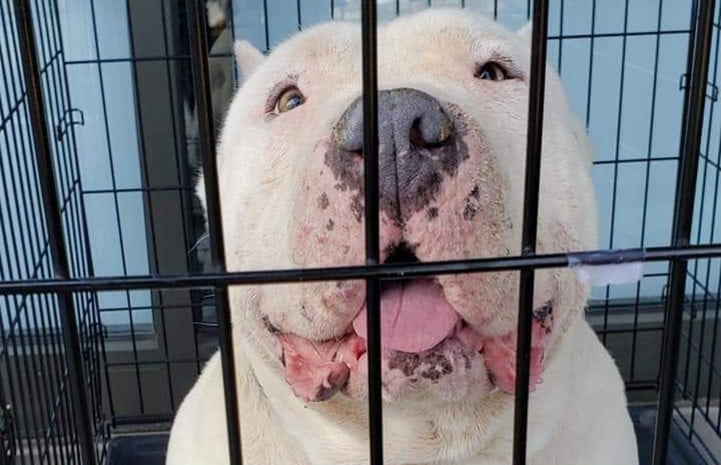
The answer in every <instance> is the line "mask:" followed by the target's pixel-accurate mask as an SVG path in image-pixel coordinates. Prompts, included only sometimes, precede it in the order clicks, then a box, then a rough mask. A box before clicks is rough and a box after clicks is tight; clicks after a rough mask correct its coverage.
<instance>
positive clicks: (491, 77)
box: [475, 61, 506, 81]
mask: <svg viewBox="0 0 721 465" xmlns="http://www.w3.org/2000/svg"><path fill="white" fill-rule="evenodd" d="M475 76H476V77H477V78H478V79H485V80H488V81H503V80H504V79H506V70H505V69H504V68H503V66H501V65H499V64H498V63H496V62H495V61H489V62H488V63H486V64H484V65H483V66H480V67H479V68H478V69H477V70H476V74H475Z"/></svg>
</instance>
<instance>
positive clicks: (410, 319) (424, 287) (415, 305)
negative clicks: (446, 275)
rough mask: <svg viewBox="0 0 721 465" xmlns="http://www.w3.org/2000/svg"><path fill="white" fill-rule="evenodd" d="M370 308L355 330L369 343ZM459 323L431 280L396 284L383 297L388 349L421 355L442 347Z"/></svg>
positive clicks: (384, 342)
mask: <svg viewBox="0 0 721 465" xmlns="http://www.w3.org/2000/svg"><path fill="white" fill-rule="evenodd" d="M366 314H367V309H366V307H364V308H363V310H362V311H361V312H360V313H359V314H358V316H357V317H356V318H355V320H353V329H354V330H355V332H356V334H358V335H359V336H360V337H362V338H363V339H367V337H366V334H367V320H366V318H367V316H366ZM457 322H458V314H457V313H456V312H455V310H453V307H451V306H450V304H449V303H448V301H447V300H446V299H445V297H444V296H443V291H442V290H441V288H440V287H439V286H437V285H435V284H434V283H433V281H431V280H427V279H423V280H421V279H414V280H411V281H403V282H401V283H393V284H391V286H390V287H389V288H387V289H386V290H384V291H383V293H382V294H381V337H382V345H383V347H384V348H386V349H392V350H398V351H401V352H411V353H418V352H422V351H424V350H428V349H431V348H433V347H434V346H436V345H437V344H439V343H440V342H441V341H443V340H444V339H445V338H446V337H448V335H449V334H450V333H451V331H452V330H453V328H454V327H455V326H456V323H457Z"/></svg>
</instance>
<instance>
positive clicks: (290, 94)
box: [275, 87, 305, 113]
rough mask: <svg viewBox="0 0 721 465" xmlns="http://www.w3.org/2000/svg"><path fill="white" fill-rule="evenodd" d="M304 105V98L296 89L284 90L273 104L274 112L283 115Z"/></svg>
mask: <svg viewBox="0 0 721 465" xmlns="http://www.w3.org/2000/svg"><path fill="white" fill-rule="evenodd" d="M303 103H305V96H304V95H303V93H302V92H301V91H300V90H298V88H297V87H289V88H288V89H286V90H284V91H283V92H282V93H281V94H280V96H279V97H278V100H276V103H275V110H276V111H277V112H278V113H285V112H286V111H290V110H292V109H294V108H297V107H299V106H301V105H303Z"/></svg>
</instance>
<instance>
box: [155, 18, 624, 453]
mask: <svg viewBox="0 0 721 465" xmlns="http://www.w3.org/2000/svg"><path fill="white" fill-rule="evenodd" d="M529 50H530V45H529V38H528V33H527V31H526V32H525V33H518V34H517V33H511V32H508V31H506V30H504V29H503V28H501V27H500V26H499V25H497V24H496V23H494V22H493V21H490V20H488V19H485V18H482V17H476V16H473V15H472V14H470V13H469V12H467V11H455V10H433V9H432V10H427V11H425V12H422V13H419V14H416V15H413V16H408V17H404V18H400V19H397V20H395V21H393V22H391V23H389V24H387V25H385V26H383V27H380V28H379V30H378V72H379V85H380V89H381V92H380V95H379V116H380V129H379V138H380V196H381V199H380V206H381V208H380V215H381V233H380V241H381V250H382V260H383V261H384V262H390V263H394V262H395V263H398V262H414V261H421V262H423V261H434V260H447V259H466V258H475V257H497V256H508V255H517V254H519V253H520V252H521V250H520V242H521V241H520V235H521V223H522V220H521V215H522V210H523V178H524V159H525V148H526V118H527V106H528V84H529V82H528V81H529V61H530V53H529ZM235 52H236V58H237V61H238V64H239V66H240V68H241V71H242V75H243V76H244V77H245V82H244V83H243V85H242V86H241V88H240V90H239V91H238V92H237V94H236V95H235V97H234V99H233V102H232V104H231V105H230V108H229V110H228V113H227V116H226V118H225V123H224V127H223V129H222V136H221V140H220V145H219V157H220V158H219V174H220V191H221V202H222V212H223V228H224V233H225V238H226V248H227V260H228V268H229V269H230V270H233V271H237V270H255V269H273V268H295V267H319V266H338V265H351V264H353V265H359V264H363V263H364V219H363V211H364V202H363V195H364V194H363V155H364V154H363V150H362V137H363V115H362V103H361V100H360V95H361V41H360V28H359V26H358V25H353V24H345V23H343V24H341V23H333V24H326V25H321V26H318V27H315V28H313V29H310V30H307V31H305V32H303V33H300V34H298V35H296V36H295V37H293V38H291V39H290V40H288V41H287V42H285V43H283V44H282V45H281V46H279V47H278V48H277V49H276V50H275V51H274V52H273V53H272V54H271V55H270V56H268V57H267V58H264V57H263V56H262V55H261V54H260V53H259V52H257V51H256V50H255V49H253V48H252V47H250V46H249V45H248V44H245V43H238V44H236V46H235ZM545 114H546V118H545V123H544V138H543V167H542V174H541V194H540V216H539V225H538V249H539V252H540V253H553V252H566V251H574V250H584V249H593V248H595V247H596V246H597V243H596V207H595V199H594V193H593V186H592V182H591V177H590V167H591V158H592V153H591V148H590V146H589V143H588V140H587V137H586V135H585V132H584V128H583V126H582V125H581V124H580V123H579V121H577V119H576V118H575V117H574V116H573V115H572V114H571V111H570V109H569V107H568V103H567V101H566V98H565V96H564V93H563V90H562V87H561V84H560V81H559V79H558V77H557V75H556V74H555V73H554V72H553V71H552V70H550V69H549V71H548V77H547V93H546V112H545ZM202 192H203V189H202V183H201V186H200V188H199V193H201V195H202ZM587 294H588V289H587V287H586V286H585V285H583V284H582V283H581V282H580V281H579V280H578V279H577V277H576V276H575V274H574V273H573V272H571V271H570V270H568V269H559V270H543V271H539V272H537V277H536V287H535V303H534V308H535V309H536V310H535V312H534V331H533V344H532V345H533V351H532V354H531V363H532V383H531V384H532V389H533V392H532V396H531V403H530V416H529V442H528V457H529V463H530V464H531V465H550V464H557V465H580V464H583V465H609V464H611V465H634V464H636V463H637V462H638V459H637V451H636V442H635V437H634V431H633V427H632V423H631V420H630V418H629V416H628V414H627V411H626V399H625V394H624V386H623V383H622V380H621V377H620V375H619V373H618V370H617V368H616V366H615V364H614V362H613V361H612V359H611V358H610V357H609V355H608V353H607V352H606V351H605V349H604V348H603V346H602V345H601V344H600V342H599V341H598V339H597V338H596V336H595V335H594V333H593V332H592V330H591V328H590V327H589V325H588V324H587V323H586V322H585V321H584V318H583V308H584V303H585V300H586V298H587ZM381 298H382V325H383V347H384V354H383V367H382V370H383V377H384V380H383V398H384V433H385V434H384V437H385V445H384V448H385V463H386V464H398V465H411V464H413V465H416V464H438V465H440V464H447V465H451V464H458V465H461V464H469V465H471V464H473V465H508V464H509V463H510V458H511V455H512V436H513V435H512V429H513V420H512V419H513V389H514V381H515V341H516V336H515V333H514V331H515V328H516V312H517V305H518V304H517V302H518V273H517V272H505V273H479V274H466V275H446V276H440V277H438V278H437V279H416V280H410V281H406V282H398V283H390V284H387V285H384V286H383V291H382V297H381ZM230 299H231V307H232V318H233V323H234V326H233V328H234V329H233V330H234V335H235V341H236V347H235V356H236V360H237V379H238V385H239V399H238V403H239V408H240V414H241V419H242V421H241V426H242V437H243V452H244V458H245V460H246V462H247V463H249V464H263V465H274V464H277V465H290V464H299V465H300V464H303V465H306V464H313V465H316V464H334V465H349V464H359V465H360V464H365V463H368V462H367V460H368V426H367V425H368V415H367V387H366V386H367V377H366V373H367V356H366V347H365V336H366V328H365V315H366V313H365V301H364V300H365V287H364V283H363V281H331V282H322V283H306V284H292V285H272V286H254V287H237V288H232V289H231V293H230ZM224 415H225V410H224V407H223V390H222V377H221V367H220V359H219V356H218V355H217V354H216V356H214V357H213V358H212V359H211V361H210V362H209V363H208V365H207V366H206V367H205V370H204V371H203V374H202V375H201V376H200V378H199V379H198V381H197V384H196V385H195V387H194V388H193V389H192V391H190V393H189V394H188V396H187V397H186V398H185V400H184V401H183V404H182V406H181V407H180V410H179V411H178V415H177V418H176V420H175V424H174V426H173V430H172V434H171V438H170V444H169V450H168V459H167V463H168V465H180V464H187V465H200V464H209V465H210V464H217V465H225V464H227V463H228V455H227V454H228V452H227V437H226V427H225V416H224Z"/></svg>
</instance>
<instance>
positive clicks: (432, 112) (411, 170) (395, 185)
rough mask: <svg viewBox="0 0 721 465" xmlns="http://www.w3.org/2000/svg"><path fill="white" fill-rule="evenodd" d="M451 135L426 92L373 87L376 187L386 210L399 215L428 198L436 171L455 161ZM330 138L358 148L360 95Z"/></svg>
mask: <svg viewBox="0 0 721 465" xmlns="http://www.w3.org/2000/svg"><path fill="white" fill-rule="evenodd" d="M453 136H454V128H453V123H452V121H451V119H450V118H449V117H448V114H447V113H446V112H445V110H444V109H443V106H442V105H441V104H440V102H438V100H436V99H435V98H433V97H431V96H430V95H428V94H426V93H424V92H421V91H418V90H415V89H408V88H402V89H392V90H384V91H381V92H379V94H378V141H379V172H380V179H379V190H380V200H381V207H382V208H383V209H384V211H386V212H387V213H388V214H389V216H392V217H393V218H394V219H397V220H405V219H406V218H408V217H409V216H410V215H412V214H413V213H415V212H417V211H419V210H420V209H422V208H423V207H425V206H426V205H427V204H428V203H430V201H431V200H432V199H433V197H434V195H435V193H436V192H437V191H438V189H439V188H440V184H441V182H442V179H443V176H442V174H441V171H447V170H446V169H445V168H447V166H449V164H450V165H457V163H458V158H459V154H458V151H457V150H456V144H455V143H454V137H453ZM334 139H335V143H336V144H337V146H338V148H339V149H340V150H341V151H342V152H345V153H347V154H348V156H349V157H351V156H353V154H360V155H362V154H363V100H362V97H359V98H357V99H356V100H355V101H354V102H353V103H352V104H351V105H350V106H349V107H348V109H347V110H346V111H345V113H344V114H343V116H342V117H341V118H340V120H339V121H338V123H337V125H336V127H335V131H334ZM348 161H349V163H350V162H351V160H348ZM454 162H455V163H454Z"/></svg>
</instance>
